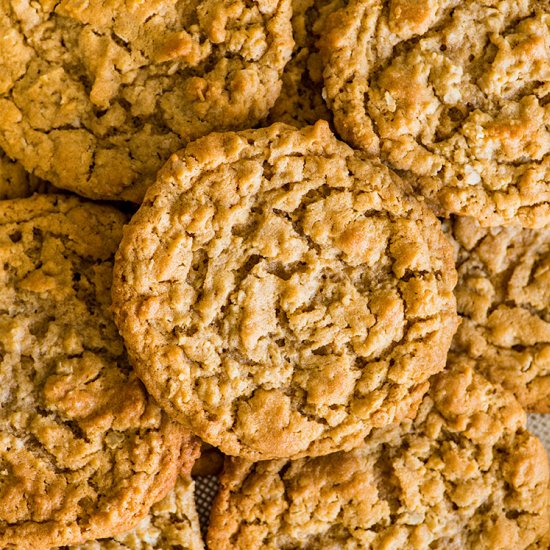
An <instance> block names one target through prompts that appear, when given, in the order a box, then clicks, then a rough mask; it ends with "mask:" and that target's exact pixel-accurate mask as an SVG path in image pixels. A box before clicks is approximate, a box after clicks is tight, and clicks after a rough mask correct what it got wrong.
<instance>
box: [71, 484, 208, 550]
mask: <svg viewBox="0 0 550 550" xmlns="http://www.w3.org/2000/svg"><path fill="white" fill-rule="evenodd" d="M194 490H195V483H194V481H193V480H192V479H191V477H189V476H188V475H180V476H179V477H178V480H177V482H176V486H175V487H174V489H173V490H172V491H170V492H169V493H168V494H167V495H166V496H165V497H164V498H163V499H162V500H161V501H160V502H157V503H156V504H154V505H153V507H152V508H151V510H150V511H149V514H148V515H147V516H146V517H145V518H144V519H143V520H142V521H141V523H140V524H139V525H138V526H137V527H136V528H135V529H133V530H132V531H129V532H128V533H124V534H122V535H118V536H116V537H114V538H111V539H103V540H96V541H91V542H88V543H85V544H82V545H80V546H76V547H74V546H73V547H71V548H70V550H203V549H204V543H203V541H202V537H201V530H200V525H199V516H198V514H197V510H196V508H195V495H194Z"/></svg>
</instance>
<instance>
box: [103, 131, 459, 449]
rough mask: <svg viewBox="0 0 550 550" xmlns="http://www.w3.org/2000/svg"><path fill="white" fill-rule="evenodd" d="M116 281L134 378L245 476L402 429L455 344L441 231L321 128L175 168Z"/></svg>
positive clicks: (232, 144)
mask: <svg viewBox="0 0 550 550" xmlns="http://www.w3.org/2000/svg"><path fill="white" fill-rule="evenodd" d="M115 266H116V267H115V275H114V281H113V307H114V311H115V320H116V322H117V325H118V327H119V329H120V330H121V334H122V335H123V337H124V339H125V342H126V344H127V347H128V353H129V355H130V357H131V360H132V363H133V365H134V368H135V369H136V372H137V373H138V376H139V377H140V378H141V379H142V380H143V381H144V383H145V385H146V386H147V388H148V390H149V391H150V392H151V394H152V395H153V396H154V397H155V399H157V401H158V402H159V403H160V404H161V406H162V407H163V408H165V409H166V410H167V411H168V412H169V413H170V414H171V415H172V416H173V417H174V418H176V419H178V420H179V421H180V422H182V423H183V424H185V425H187V426H188V427H190V428H191V429H192V431H194V433H196V434H197V435H198V436H199V437H201V438H202V439H203V440H204V441H206V442H207V443H210V444H211V445H214V446H216V447H218V448H219V449H220V450H221V451H222V452H223V453H225V454H228V455H237V456H243V457H247V458H250V459H252V460H257V459H266V458H276V457H298V456H312V455H318V454H326V453H329V452H332V451H335V450H342V449H348V448H351V447H353V446H355V445H357V444H358V443H359V442H360V441H361V440H362V437H364V435H365V434H366V433H368V432H369V431H370V430H371V429H372V428H373V427H375V426H385V425H388V424H391V423H393V422H397V421H399V420H400V419H401V418H403V417H404V416H405V415H407V414H410V413H411V412H412V411H413V410H414V409H415V408H416V407H417V406H418V404H419V403H420V399H421V397H422V396H423V394H424V393H425V392H426V390H427V380H428V378H429V376H430V375H431V374H433V373H435V372H437V371H439V370H441V369H442V368H443V367H444V364H445V360H446V352H447V349H448V347H449V345H450V341H451V337H452V335H453V333H454V331H455V328H456V322H457V317H456V313H455V300H454V296H453V293H452V290H453V287H454V285H455V282H456V273H455V270H454V263H453V258H452V254H451V250H450V247H449V244H448V241H447V240H446V238H445V236H444V235H443V233H442V231H441V225H440V223H439V221H438V220H437V219H436V218H435V217H434V216H433V215H432V214H431V213H430V212H429V210H428V209H427V208H425V207H424V206H423V204H422V203H421V202H419V201H418V200H416V199H415V198H414V197H413V196H411V195H410V194H409V193H408V189H407V188H406V186H405V185H404V184H403V183H402V182H401V180H400V179H399V178H398V177H397V176H396V175H395V174H393V173H392V172H390V171H389V170H388V169H387V168H385V167H384V166H383V165H382V164H380V163H379V162H375V161H371V160H368V159H366V158H364V156H363V155H361V154H359V153H356V152H354V151H353V150H352V149H350V148H349V147H348V146H347V145H345V144H344V143H342V142H339V141H338V140H337V139H336V138H335V137H334V135H333V134H332V133H331V131H330V129H329V127H328V124H327V123H326V122H325V121H320V122H318V123H317V124H316V125H315V126H311V127H306V128H304V129H301V130H299V129H296V128H293V127H291V126H287V125H284V124H275V125H273V126H271V127H269V128H264V129H260V130H249V131H245V132H240V133H233V132H228V133H225V134H212V135H210V136H207V137H205V138H203V139H200V140H197V141H196V142H194V143H192V144H190V145H189V146H188V147H187V148H186V149H185V150H183V151H182V152H180V153H178V154H177V155H174V156H173V157H172V158H171V160H170V161H169V162H168V163H167V164H166V166H165V167H164V168H163V169H162V171H161V172H160V174H159V178H158V181H157V182H156V183H155V184H154V186H153V187H152V188H151V189H150V191H149V192H148V193H147V196H146V198H145V201H144V203H143V204H142V206H141V208H140V209H139V210H138V212H137V214H136V215H135V216H134V217H133V218H132V221H131V222H130V224H129V225H128V226H127V227H126V230H125V235H124V238H123V240H122V243H121V246H120V249H119V251H118V253H117V257H116V262H115Z"/></svg>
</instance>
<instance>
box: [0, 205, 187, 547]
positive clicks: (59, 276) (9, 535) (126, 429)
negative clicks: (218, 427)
mask: <svg viewBox="0 0 550 550" xmlns="http://www.w3.org/2000/svg"><path fill="white" fill-rule="evenodd" d="M125 222H126V218H125V216H123V215H122V214H121V213H120V212H118V211H117V210H115V209H114V208H111V207H107V206H102V205H95V204H89V203H85V202H82V201H80V200H78V199H76V198H69V197H63V196H61V195H58V196H56V195H34V196H33V197H31V198H29V199H17V200H7V201H1V202H0V227H1V229H0V288H1V289H2V291H1V292H0V547H1V548H14V549H15V548H17V549H28V548H33V549H35V550H39V549H43V548H44V549H45V548H50V547H52V546H60V545H69V544H79V543H82V542H85V541H87V540H90V539H95V538H101V537H109V536H112V535H114V534H117V533H120V532H122V531H127V530H128V529H131V528H133V527H135V526H136V524H137V523H138V522H139V521H140V520H141V518H142V517H143V516H145V515H146V514H147V512H148V510H149V508H150V506H151V505H152V504H153V503H154V502H156V501H158V500H160V499H161V498H163V497H164V496H165V494H166V493H167V492H168V491H169V490H170V489H171V488H172V487H173V486H174V483H175V481H176V477H177V474H178V471H179V470H180V468H181V466H182V461H186V462H189V456H188V455H189V453H190V452H191V451H192V449H193V447H192V445H191V443H190V436H189V435H188V433H187V432H186V431H185V430H184V429H183V428H182V427H180V426H179V425H178V424H176V423H174V422H172V421H171V420H170V419H169V418H168V417H167V416H166V415H165V414H164V413H163V412H162V411H161V410H160V409H159V407H158V406H157V405H156V404H155V403H154V401H153V400H152V398H151V397H149V396H148V395H147V393H146V392H145V389H144V387H143V385H142V384H141V382H140V381H139V380H138V379H137V377H136V376H135V374H134V373H133V371H132V369H131V368H130V365H129V363H128V359H127V356H126V353H125V351H124V345H123V342H122V339H121V338H120V336H119V334H118V332H117V329H116V327H115V324H114V322H113V319H112V314H111V310H110V308H111V299H110V288H111V279H112V268H113V256H114V252H115V250H116V248H117V246H118V244H119V241H120V238H121V237H122V226H123V224H124V223H125ZM190 467H191V464H189V465H188V469H189V470H190Z"/></svg>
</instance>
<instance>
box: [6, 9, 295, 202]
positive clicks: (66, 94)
mask: <svg viewBox="0 0 550 550" xmlns="http://www.w3.org/2000/svg"><path fill="white" fill-rule="evenodd" d="M290 16H291V6H290V0H267V1H262V2H258V1H254V0H253V1H251V2H245V1H244V0H235V1H233V2H225V1H223V0H190V1H187V0H185V1H184V0H178V1H175V2H172V1H166V0H153V1H150V2H133V1H122V0H109V1H108V2H105V1H103V0H90V1H87V2H84V3H83V2H78V1H75V0H62V1H60V2H54V3H51V2H33V3H28V2H27V3H23V4H22V3H17V2H10V1H8V0H2V2H1V3H0V36H2V39H0V75H1V76H0V112H1V113H2V117H0V146H1V147H4V148H5V150H6V152H7V153H8V154H9V155H10V156H11V157H13V158H16V159H18V160H20V161H21V162H22V164H23V165H24V166H25V168H26V169H27V170H28V171H30V172H33V173H35V174H36V175H38V176H40V177H41V178H44V179H46V180H48V181H50V182H52V183H53V184H54V185H56V186H57V187H59V188H63V189H69V190H71V191H74V192H76V193H79V194H81V195H84V196H87V197H91V198H101V199H126V200H131V201H140V200H141V198H142V197H143V194H144V192H145V189H146V188H147V186H148V185H149V183H151V182H152V181H153V180H154V177H155V175H156V172H157V170H158V169H159V168H160V167H161V166H162V164H163V163H164V161H165V160H166V159H167V158H168V156H169V155H170V154H171V153H173V152H174V151H176V150H177V149H179V148H181V147H182V146H183V145H185V144H186V143H187V142H189V141H190V140H192V139H195V138H197V137H199V136H203V135H205V134H207V133H209V132H210V131H212V130H224V129H236V128H247V127H250V126H252V125H253V124H255V123H257V122H258V121H260V120H261V119H262V118H264V117H266V116H267V114H268V110H269V108H270V107H271V106H272V105H273V103H274V102H275V100H276V98H277V96H278V93H279V90H280V85H281V82H280V77H281V73H282V71H283V68H284V65H285V63H286V62H287V61H288V59H289V57H290V54H291V51H292V45H293V42H292V28H291V25H290Z"/></svg>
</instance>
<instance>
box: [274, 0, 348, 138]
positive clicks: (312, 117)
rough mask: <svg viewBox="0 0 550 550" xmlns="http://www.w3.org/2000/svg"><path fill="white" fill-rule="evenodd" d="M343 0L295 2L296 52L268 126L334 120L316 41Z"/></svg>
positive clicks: (294, 0) (302, 0) (286, 69)
mask: <svg viewBox="0 0 550 550" xmlns="http://www.w3.org/2000/svg"><path fill="white" fill-rule="evenodd" d="M341 4H342V1H341V0H292V31H293V37H294V50H293V52H292V57H291V59H290V61H289V62H288V63H287V65H286V67H285V70H284V73H283V76H282V82H283V85H282V88H281V93H280V94H279V97H278V98H277V101H276V102H275V105H274V106H273V108H272V109H271V111H270V114H269V117H268V123H273V122H286V123H287V124H292V125H293V126H298V127H300V126H306V125H308V124H314V123H315V122H317V121H318V120H331V114H330V111H329V109H328V107H327V106H326V104H325V100H324V99H323V95H322V90H323V76H322V65H321V58H320V55H319V50H318V48H317V41H318V40H319V33H320V32H321V29H322V28H323V24H324V21H325V20H326V18H327V16H328V15H329V14H330V13H332V12H334V11H335V10H336V9H337V8H338V7H341Z"/></svg>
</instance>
